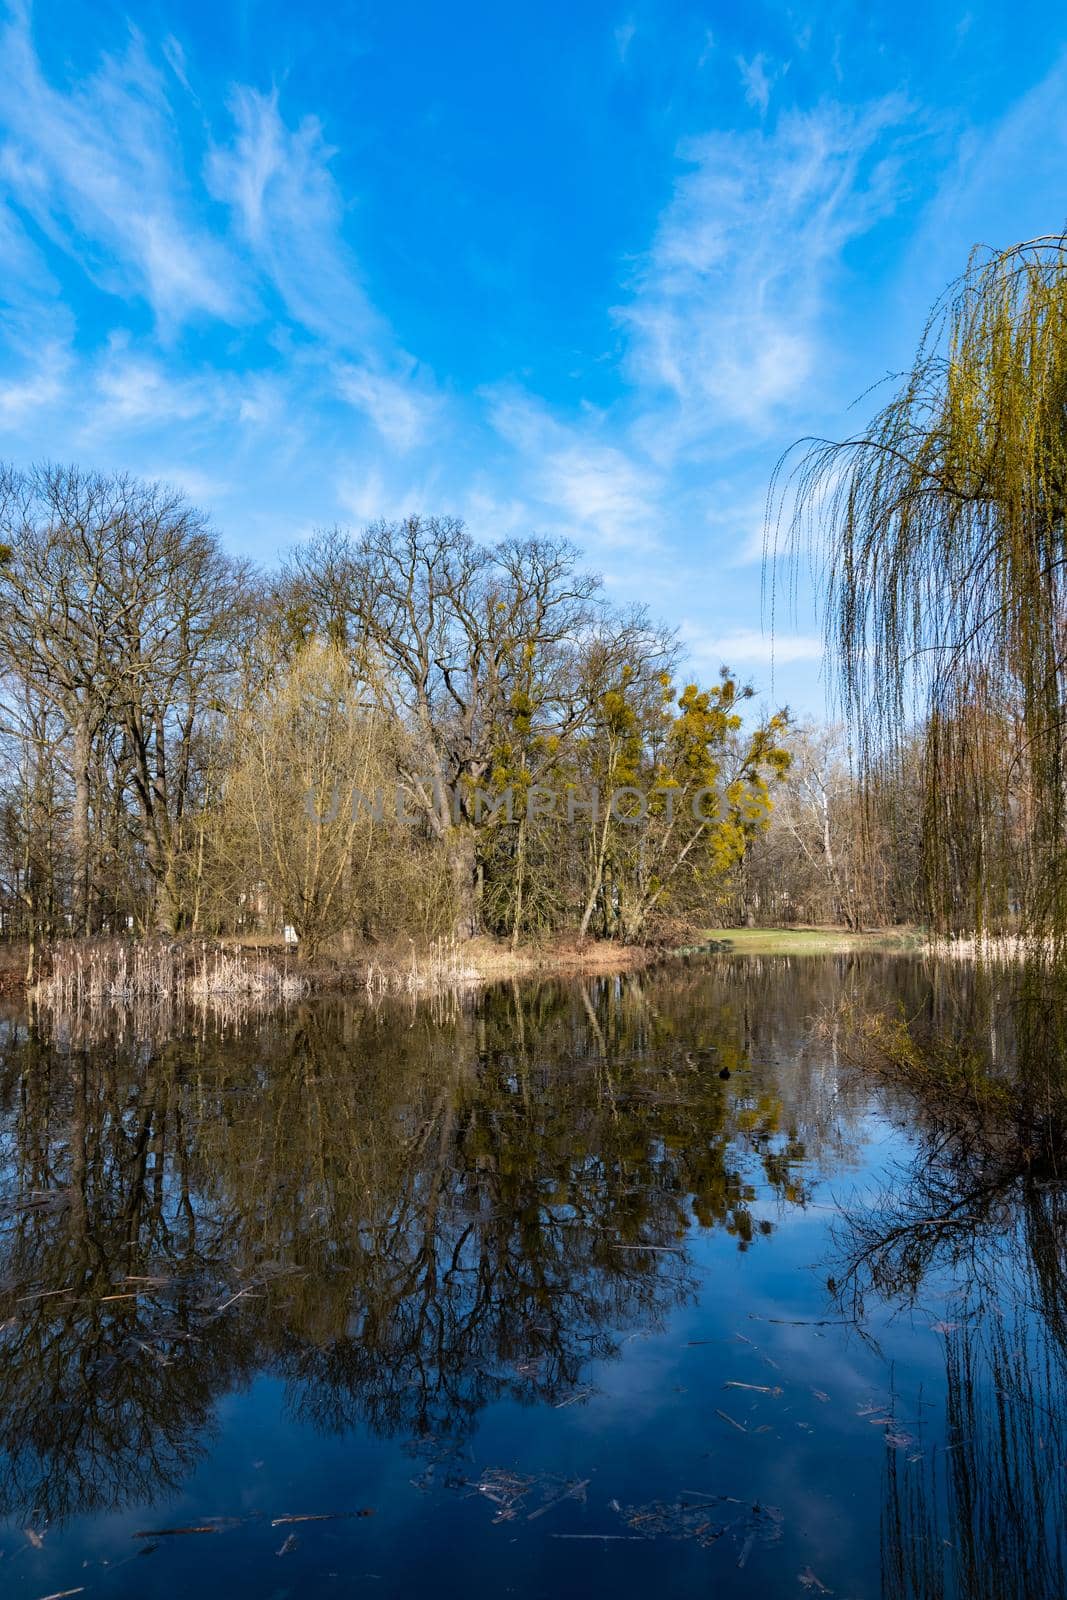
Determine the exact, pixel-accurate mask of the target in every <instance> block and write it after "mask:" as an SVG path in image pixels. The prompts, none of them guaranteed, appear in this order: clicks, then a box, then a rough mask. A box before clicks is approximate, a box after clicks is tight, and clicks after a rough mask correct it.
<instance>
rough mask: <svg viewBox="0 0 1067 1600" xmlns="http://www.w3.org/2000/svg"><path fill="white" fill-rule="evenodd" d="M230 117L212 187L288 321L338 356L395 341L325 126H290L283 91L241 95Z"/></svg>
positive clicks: (309, 121)
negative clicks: (367, 280) (354, 231)
mask: <svg viewBox="0 0 1067 1600" xmlns="http://www.w3.org/2000/svg"><path fill="white" fill-rule="evenodd" d="M230 109H231V112H232V114H233V119H234V126H235V133H234V137H233V140H232V142H231V143H230V144H228V145H218V146H216V147H215V148H214V149H213V150H212V151H211V153H210V155H209V157H208V161H207V167H206V174H207V182H208V187H209V189H210V191H211V193H212V194H213V195H214V196H215V198H216V199H218V200H222V201H225V202H226V203H227V204H228V205H229V206H230V207H231V208H232V210H233V214H234V217H235V219H236V223H237V227H238V231H239V233H240V235H241V237H242V238H243V240H244V242H245V244H246V245H247V246H248V247H249V249H250V250H251V252H252V255H253V258H254V260H255V261H256V263H257V265H258V266H259V268H260V270H261V271H262V272H263V273H264V274H265V275H266V277H267V278H269V280H270V281H271V282H272V283H273V285H274V287H275V289H276V290H277V292H278V294H279V295H280V296H281V299H282V301H283V303H284V305H285V307H286V309H287V311H288V312H289V314H290V316H291V317H292V318H294V320H295V321H297V322H298V323H300V324H301V325H302V326H303V327H304V328H306V329H307V330H308V331H309V332H311V333H313V334H316V335H317V336H318V337H319V338H322V339H325V340H327V341H329V343H330V344H331V345H333V346H335V347H338V348H342V349H347V350H352V351H365V350H366V349H367V348H368V346H369V345H371V344H380V343H383V342H384V343H387V342H389V339H390V334H389V330H388V328H387V326H386V324H385V323H384V321H383V320H382V318H380V317H379V315H378V313H377V312H376V310H375V309H374V307H373V305H372V304H371V302H370V299H369V297H368V295H367V293H366V290H365V289H364V287H363V284H362V282H361V279H360V274H359V269H358V264H357V262H356V259H355V256H354V255H353V253H352V251H351V250H350V249H349V247H348V246H347V244H346V243H345V240H344V235H343V230H342V223H343V219H344V209H345V208H344V201H343V198H342V195H341V192H340V190H339V188H338V186H337V183H336V181H335V179H334V176H333V173H332V172H331V170H330V161H331V158H332V156H333V155H334V151H333V150H331V148H330V147H329V145H327V143H326V141H325V139H324V137H323V132H322V126H321V124H320V122H319V120H318V118H317V117H311V116H308V117H303V118H301V120H300V121H299V122H298V123H297V125H296V127H295V128H290V127H289V126H288V125H287V124H286V122H285V121H284V120H283V118H282V115H281V111H280V109H279V103H278V92H277V90H275V91H273V92H272V93H271V94H261V93H260V92H259V91H258V90H256V89H249V88H241V87H239V88H236V89H235V90H234V91H233V94H232V96H231V101H230Z"/></svg>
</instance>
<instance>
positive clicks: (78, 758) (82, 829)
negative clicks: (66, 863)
mask: <svg viewBox="0 0 1067 1600" xmlns="http://www.w3.org/2000/svg"><path fill="white" fill-rule="evenodd" d="M92 747H93V741H92V735H91V733H90V730H89V721H88V718H87V717H84V716H82V715H79V716H78V717H77V720H76V721H75V724H74V758H73V759H74V813H73V816H72V818H71V842H72V845H73V849H74V926H73V931H74V932H75V933H81V934H88V933H90V932H91V931H92V930H91V928H90V926H89V922H90V911H89V770H90V765H91V759H92Z"/></svg>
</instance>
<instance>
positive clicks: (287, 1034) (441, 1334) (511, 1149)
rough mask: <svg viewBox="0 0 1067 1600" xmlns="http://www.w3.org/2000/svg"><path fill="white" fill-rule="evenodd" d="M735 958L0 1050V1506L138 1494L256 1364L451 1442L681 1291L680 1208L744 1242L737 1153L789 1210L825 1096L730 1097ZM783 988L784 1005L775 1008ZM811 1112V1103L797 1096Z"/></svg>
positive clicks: (823, 1123)
mask: <svg viewBox="0 0 1067 1600" xmlns="http://www.w3.org/2000/svg"><path fill="white" fill-rule="evenodd" d="M759 983H760V978H759V974H758V972H757V971H756V970H753V972H752V974H751V975H750V977H749V979H748V980H746V982H744V983H741V984H737V985H734V986H733V987H732V989H731V991H730V993H731V999H730V1001H729V1003H726V1002H725V1001H722V1000H720V1001H719V1002H717V1003H713V1004H710V1005H709V1001H708V994H707V984H706V976H704V975H701V974H699V973H696V972H694V973H693V974H691V975H690V976H689V977H687V978H681V979H678V980H675V981H674V982H672V983H671V984H670V985H667V986H665V985H664V984H663V983H662V982H661V983H659V984H657V985H654V986H652V987H651V988H650V989H646V986H645V985H644V984H642V982H641V981H640V980H635V979H629V980H626V981H625V982H623V981H620V980H604V981H600V982H596V983H593V984H591V985H587V986H585V987H573V986H564V985H558V984H548V985H544V986H542V987H540V988H537V989H534V990H529V989H527V990H521V991H520V990H519V989H517V988H505V989H502V990H499V991H495V992H493V993H491V994H489V995H487V996H484V997H482V998H480V999H479V1000H478V1001H476V1002H471V1003H470V1004H469V1005H467V1006H460V1005H457V1004H452V1005H444V1004H439V1005H438V1006H436V1007H428V1008H418V1009H415V1010H410V1009H406V1008H400V1007H393V1008H391V1007H383V1008H382V1009H380V1010H370V1009H367V1008H366V1007H361V1006H357V1005H351V1004H346V1003H341V1002H333V1001H328V1000H324V1001H317V1002H314V1003H308V1004H306V1005H302V1006H300V1007H298V1008H297V1009H296V1010H294V1011H290V1012H288V1013H286V1014H285V1015H284V1016H278V1017H275V1018H273V1019H263V1018H259V1019H253V1020H252V1021H251V1022H250V1023H249V1025H248V1026H246V1027H245V1028H244V1029H243V1030H242V1029H240V1028H237V1029H221V1030H212V1029H210V1028H208V1027H204V1026H202V1027H201V1028H200V1030H199V1032H198V1033H197V1035H196V1036H195V1037H192V1038H181V1039H177V1040H172V1041H169V1042H163V1043H158V1044H154V1043H151V1042H145V1040H144V1039H142V1038H140V1037H139V1036H138V1031H137V1029H136V1028H135V1027H133V1026H130V1025H124V1024H123V1023H121V1022H118V1021H117V1022H113V1023H112V1024H111V1025H110V1026H109V1029H108V1031H107V1032H106V1033H105V1034H104V1035H103V1036H101V1030H100V1027H99V1021H98V1026H97V1028H96V1030H95V1032H93V1034H92V1035H91V1036H88V1037H83V1036H81V1035H79V1033H78V1031H77V1030H73V1031H72V1032H70V1033H68V1035H67V1036H66V1037H65V1038H58V1039H57V1038H51V1039H49V1038H47V1037H45V1036H44V1035H43V1034H41V1033H39V1032H38V1031H37V1030H36V1029H34V1028H32V1027H31V1028H28V1029H27V1028H25V1027H23V1026H16V1027H15V1028H14V1029H12V1030H11V1031H10V1032H9V1035H8V1037H7V1041H6V1044H5V1046H4V1049H3V1059H2V1069H0V1070H2V1078H0V1097H2V1099H0V1116H2V1129H3V1135H2V1136H3V1146H2V1191H0V1192H2V1200H0V1205H2V1210H0V1325H2V1335H0V1337H2V1341H3V1345H2V1361H0V1444H2V1449H3V1456H2V1461H0V1472H2V1476H0V1511H2V1512H3V1513H4V1514H7V1515H11V1514H14V1513H15V1512H20V1513H23V1514H27V1513H28V1511H29V1509H30V1508H34V1509H35V1514H36V1515H37V1516H39V1517H43V1518H46V1519H48V1520H51V1521H53V1522H55V1521H60V1520H62V1519H63V1518H64V1517H67V1516H69V1515H71V1514H73V1513H74V1512H77V1511H86V1510H103V1509H109V1508H118V1507H120V1506H122V1505H125V1504H132V1503H137V1502H146V1501H148V1500H150V1499H152V1498H154V1497H157V1496H158V1495H159V1494H160V1493H161V1492H162V1491H164V1490H168V1489H173V1488H175V1487H177V1486H178V1485H179V1484H180V1482H181V1481H182V1480H183V1478H184V1477H186V1475H187V1474H188V1473H189V1472H190V1470H191V1469H192V1468H193V1467H194V1466H195V1464H196V1463H197V1461H198V1459H199V1458H200V1456H201V1455H202V1454H203V1453H204V1452H205V1450H206V1448H207V1446H208V1444H209V1442H210V1439H211V1436H212V1416H213V1412H214V1408H215V1406H216V1402H217V1401H218V1400H219V1398H220V1397H221V1396H222V1395H223V1394H225V1393H226V1392H227V1391H229V1390H231V1389H233V1388H234V1387H235V1386H238V1385H241V1384H242V1383H244V1382H245V1381H246V1380H248V1379H249V1378H251V1377H252V1376H253V1375H255V1374H256V1373H261V1372H270V1373H272V1374H275V1375H277V1376H280V1377H281V1378H283V1379H284V1381H285V1384H286V1389H287V1395H288V1403H289V1405H290V1407H291V1408H292V1411H293V1413H294V1414H296V1415H298V1416H300V1417H302V1418H307V1419H310V1420H311V1421H313V1422H314V1423H315V1424H316V1425H317V1426H318V1427H320V1428H322V1429H327V1430H342V1429H347V1428H350V1427H352V1426H353V1425H355V1424H357V1423H362V1424H365V1425H367V1426H369V1427H370V1428H371V1429H374V1430H379V1431H382V1432H389V1433H400V1434H403V1435H409V1436H414V1437H415V1438H419V1437H431V1436H432V1437H435V1438H455V1439H461V1438H462V1437H463V1436H464V1435H465V1433H467V1432H468V1431H469V1430H470V1429H471V1428H472V1427H473V1426H474V1423H475V1420H476V1418H477V1416H478V1413H479V1412H480V1411H481V1410H482V1408H483V1407H485V1406H486V1405H488V1404H489V1403H490V1402H492V1401H494V1400H496V1399H498V1398H500V1397H504V1396H507V1397H510V1398H512V1399H515V1400H518V1401H521V1402H524V1403H532V1402H537V1401H539V1402H547V1403H559V1401H560V1400H561V1399H564V1398H566V1397H567V1396H568V1395H570V1394H573V1393H574V1392H575V1391H576V1390H577V1389H578V1388H579V1386H580V1385H581V1384H582V1383H583V1381H584V1376H585V1374H586V1373H587V1371H588V1368H589V1364H590V1362H591V1361H593V1360H594V1359H597V1358H604V1357H610V1356H612V1355H613V1354H614V1353H616V1351H617V1350H618V1347H619V1341H620V1338H621V1337H623V1336H624V1334H625V1332H626V1330H628V1329H629V1330H633V1329H638V1328H654V1327H656V1326H657V1325H658V1324H659V1322H660V1321H661V1319H662V1318H663V1316H664V1315H665V1313H666V1312H668V1311H669V1310H670V1308H672V1307H674V1306H677V1305H678V1304H680V1303H682V1302H684V1301H685V1300H686V1299H687V1298H688V1297H690V1296H692V1294H693V1293H694V1288H695V1280H694V1275H693V1270H692V1265H691V1259H690V1254H689V1250H688V1246H687V1233H688V1230H689V1229H690V1227H691V1225H692V1223H693V1221H694V1219H695V1220H696V1221H698V1222H699V1223H700V1224H701V1225H702V1226H703V1227H705V1228H715V1229H725V1230H727V1231H728V1232H730V1233H731V1234H733V1235H734V1236H735V1237H736V1239H737V1241H738V1244H739V1246H740V1247H741V1248H747V1247H748V1246H749V1245H750V1244H751V1243H752V1241H753V1240H754V1239H755V1238H756V1237H757V1236H758V1233H759V1231H760V1229H761V1228H762V1230H763V1231H769V1229H770V1224H768V1223H766V1222H764V1223H762V1224H760V1225H757V1224H756V1223H754V1221H753V1216H752V1212H751V1201H752V1198H753V1194H754V1189H753V1185H752V1181H751V1175H750V1176H746V1171H748V1169H749V1166H750V1164H751V1163H752V1162H756V1163H758V1164H759V1167H760V1169H761V1176H762V1180H763V1181H765V1182H766V1183H768V1184H770V1185H771V1186H772V1187H773V1189H774V1191H775V1192H776V1193H778V1194H779V1195H780V1197H781V1200H782V1202H783V1203H786V1204H792V1205H798V1204H802V1203H803V1201H804V1198H805V1196H804V1190H803V1186H802V1183H801V1182H800V1181H799V1180H798V1178H797V1176H796V1171H795V1165H796V1159H795V1158H796V1157H797V1155H798V1153H803V1151H804V1149H805V1142H806V1141H808V1142H810V1141H811V1140H812V1139H814V1138H818V1137H822V1138H825V1139H827V1140H833V1139H838V1140H840V1139H842V1138H846V1137H847V1136H846V1135H845V1134H844V1133H843V1131H842V1129H841V1127H840V1125H839V1122H837V1121H835V1119H834V1118H833V1117H831V1118H828V1119H827V1118H825V1117H822V1116H819V1115H816V1112H815V1109H814V1101H815V1099H817V1097H818V1093H819V1090H818V1085H817V1084H815V1083H814V1081H813V1082H811V1083H808V1082H807V1081H806V1080H805V1081H801V1080H800V1079H798V1080H797V1082H795V1083H794V1085H793V1087H792V1091H791V1106H790V1109H789V1111H788V1114H787V1113H786V1111H785V1108H784V1105H783V1100H782V1098H781V1097H780V1096H779V1095H778V1094H775V1093H772V1092H767V1091H766V1090H759V1091H752V1092H750V1090H749V1087H748V1078H749V1075H748V1072H747V1065H748V1052H749V1050H750V1048H751V1047H752V1045H753V1042H754V1041H755V1042H756V1043H757V1044H766V1043H767V1042H768V1040H769V1030H770V1028H771V1027H772V1024H771V1022H770V1021H768V1020H766V1018H765V1017H764V1014H763V1011H762V1010H761V1008H760V1007H759V1006H758V1005H757V1003H756V1002H757V999H758V993H759ZM797 1003H798V1004H799V1003H800V997H799V996H798V997H797ZM805 1095H807V1096H808V1099H809V1100H810V1101H811V1103H810V1104H806V1103H805Z"/></svg>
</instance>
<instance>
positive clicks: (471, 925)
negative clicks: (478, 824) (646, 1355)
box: [447, 827, 480, 939]
mask: <svg viewBox="0 0 1067 1600" xmlns="http://www.w3.org/2000/svg"><path fill="white" fill-rule="evenodd" d="M447 844H448V857H449V865H450V868H451V873H452V909H453V918H454V928H455V934H456V938H457V939H473V938H474V936H475V934H476V933H477V932H478V929H479V920H480V919H479V906H478V895H477V878H478V861H477V852H476V849H475V841H474V833H473V831H472V830H471V829H470V828H466V827H458V828H451V829H450V830H449V832H448V835H447Z"/></svg>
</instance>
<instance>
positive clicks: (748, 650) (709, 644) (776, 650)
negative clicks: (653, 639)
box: [679, 623, 825, 672]
mask: <svg viewBox="0 0 1067 1600" xmlns="http://www.w3.org/2000/svg"><path fill="white" fill-rule="evenodd" d="M679 632H680V635H681V638H682V642H683V645H684V647H685V652H686V655H687V656H688V657H689V658H690V659H691V660H692V661H693V662H694V663H695V664H696V665H697V666H699V667H701V668H703V669H704V670H705V671H708V672H714V671H716V670H717V669H718V668H719V667H720V666H721V665H722V663H723V662H726V663H727V664H728V665H730V666H733V665H735V664H738V665H741V666H770V665H772V664H773V665H775V666H795V665H796V664H797V663H799V662H811V661H821V660H822V657H823V653H824V649H825V645H824V641H823V640H822V639H821V638H819V636H818V635H817V634H813V633H774V634H772V633H771V632H769V631H767V632H764V631H762V630H761V629H759V628H732V629H726V630H725V631H723V632H721V633H715V632H712V631H709V630H708V629H706V628H702V627H699V626H697V625H695V624H693V623H683V625H682V627H681V629H680V630H679Z"/></svg>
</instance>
